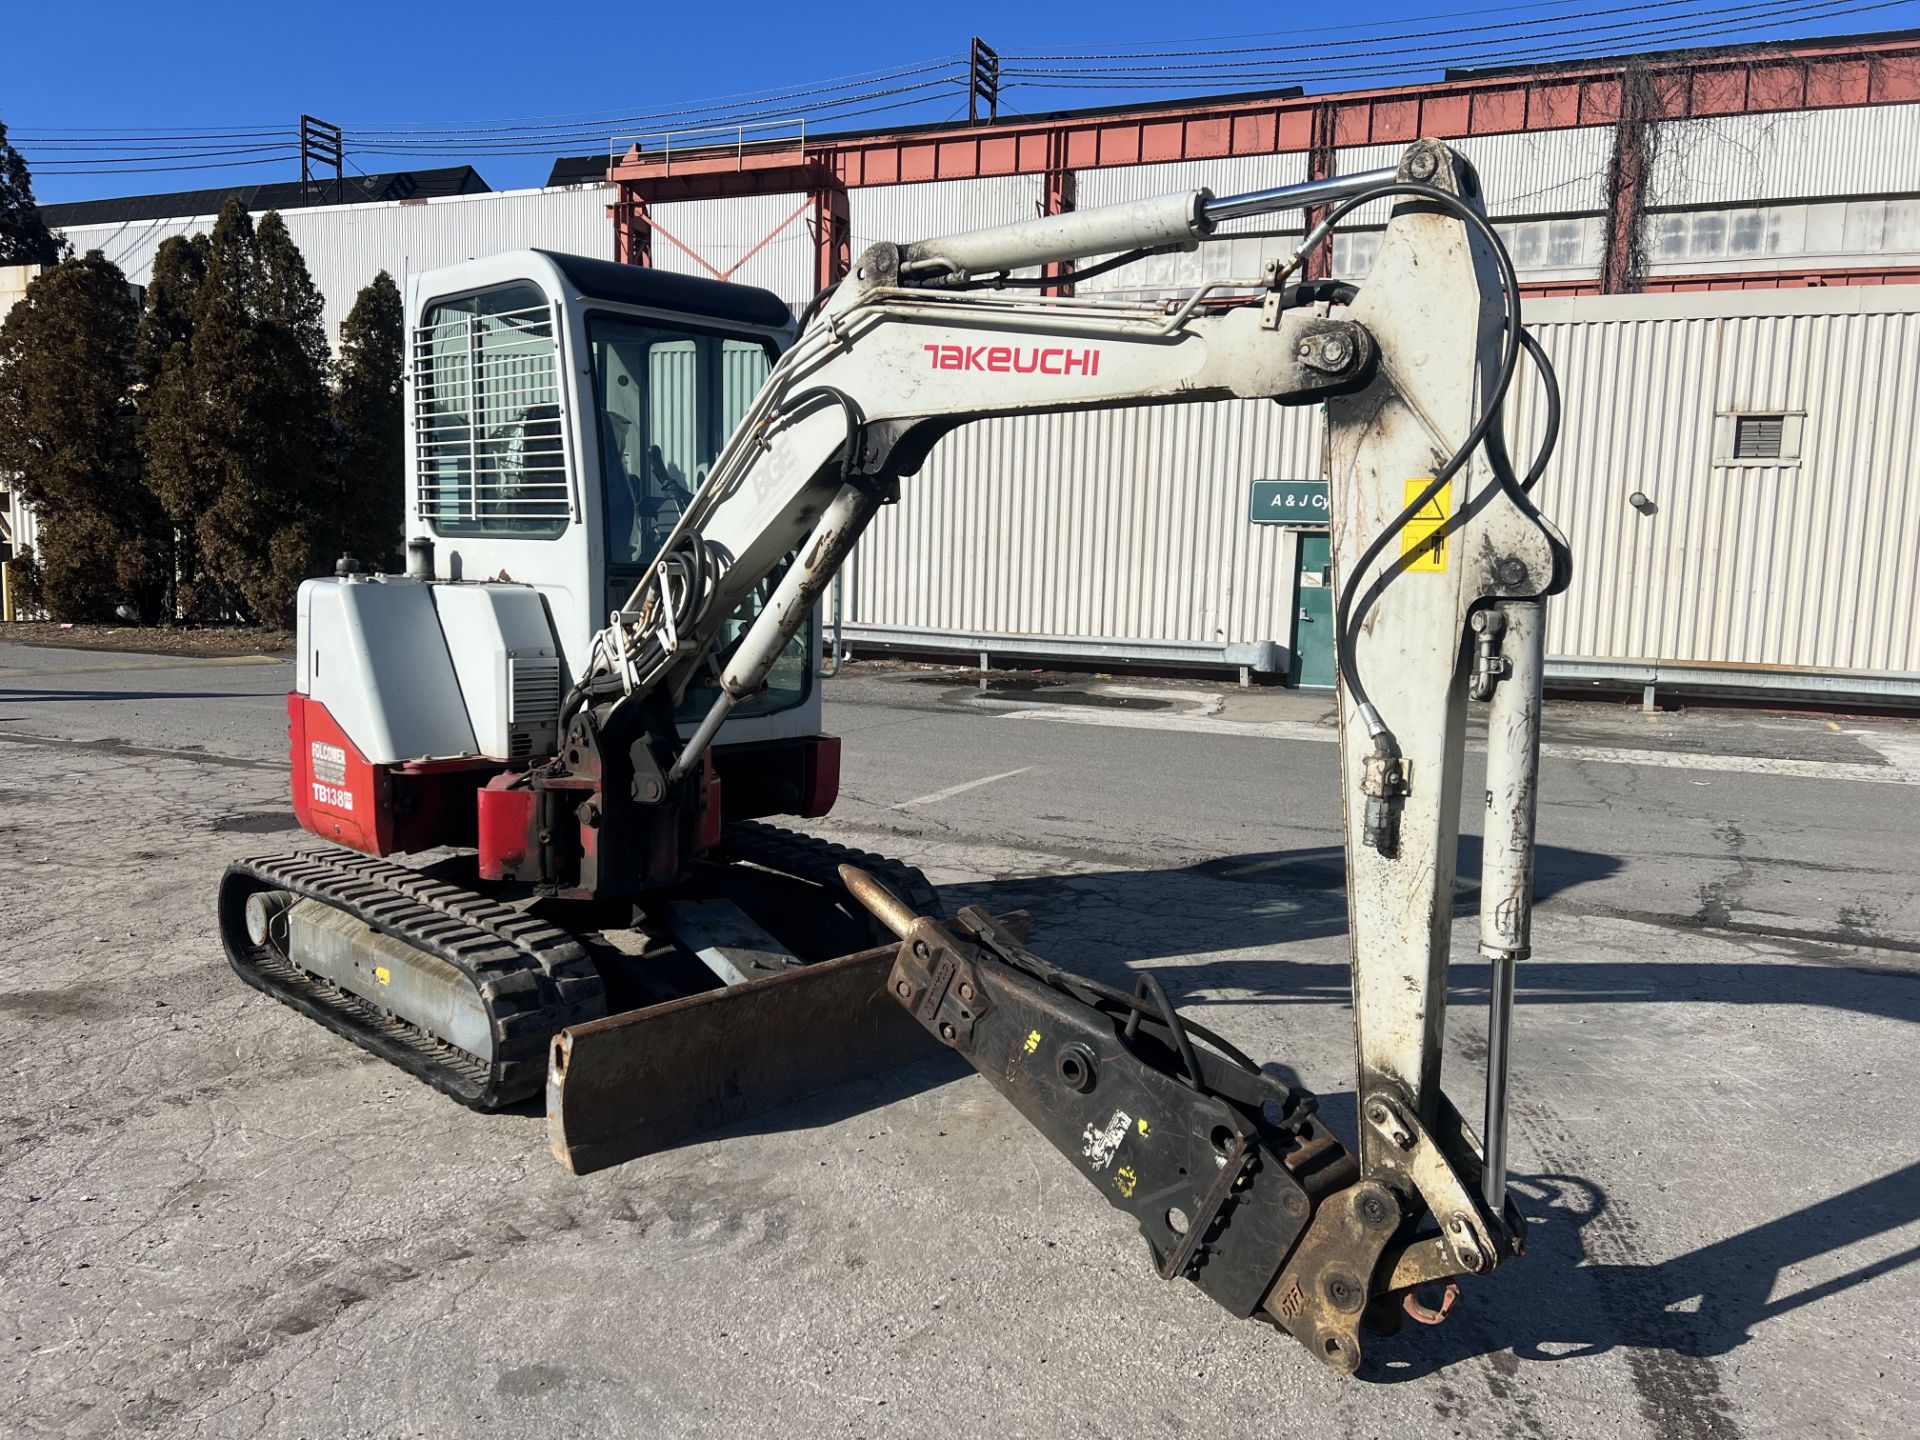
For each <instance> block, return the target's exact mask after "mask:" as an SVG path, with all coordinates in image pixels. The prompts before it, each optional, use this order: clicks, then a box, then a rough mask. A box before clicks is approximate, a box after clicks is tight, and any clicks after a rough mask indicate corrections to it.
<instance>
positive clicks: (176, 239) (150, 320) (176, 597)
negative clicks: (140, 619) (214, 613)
mask: <svg viewBox="0 0 1920 1440" xmlns="http://www.w3.org/2000/svg"><path fill="white" fill-rule="evenodd" d="M207 254H208V244H207V237H206V236H205V235H192V236H180V235H175V236H172V237H170V238H169V239H166V240H163V241H161V242H160V249H159V250H158V251H157V252H156V253H155V254H154V257H153V274H152V276H151V277H150V278H149V279H148V281H147V296H146V306H145V308H144V309H143V310H142V311H141V314H140V335H139V339H138V342H137V343H136V345H135V348H134V365H135V370H136V372H137V373H138V376H139V380H138V382H137V384H136V386H135V394H136V395H137V396H138V397H139V398H138V404H137V416H138V421H139V425H140V448H141V455H142V457H143V458H144V457H145V456H146V454H147V453H148V446H147V437H146V425H147V421H148V420H149V419H150V418H151V417H152V415H153V414H154V413H155V410H156V408H157V407H156V402H155V399H154V396H155V394H156V393H157V392H158V391H159V390H160V389H161V375H162V372H163V371H164V370H165V368H166V365H167V360H168V357H169V356H172V355H177V357H178V358H177V359H176V360H175V361H174V364H175V366H176V367H177V369H176V372H175V375H174V383H175V385H176V386H178V385H183V384H185V383H186V374H187V366H188V363H189V354H188V347H189V345H190V344H191V343H192V341H193V322H194V317H195V316H197V315H198V314H199V313H200V291H201V287H202V286H203V285H204V284H205V283H206V278H207ZM155 499H156V503H158V500H159V496H158V494H157V493H156V495H155ZM162 508H163V513H164V510H165V507H164V506H163V507H162ZM170 523H172V524H173V577H172V579H173V594H172V596H171V597H170V603H169V605H168V607H167V610H168V613H169V614H171V615H175V616H178V617H179V618H181V619H185V620H200V619H204V618H207V617H206V616H205V615H204V614H203V613H202V612H203V610H204V609H205V606H204V604H203V601H204V599H205V597H204V596H203V594H202V590H201V585H200V547H199V544H198V542H197V541H196V539H195V537H194V533H193V528H192V526H190V525H183V524H179V523H175V522H170Z"/></svg>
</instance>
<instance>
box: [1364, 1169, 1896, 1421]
mask: <svg viewBox="0 0 1920 1440" xmlns="http://www.w3.org/2000/svg"><path fill="white" fill-rule="evenodd" d="M1513 1183H1514V1189H1515V1192H1516V1194H1517V1195H1518V1196H1519V1197H1520V1205H1521V1207H1522V1209H1524V1210H1526V1211H1527V1213H1528V1216H1529V1220H1530V1222H1531V1223H1530V1225H1529V1228H1528V1234H1527V1247H1528V1248H1527V1254H1526V1255H1525V1256H1524V1257H1523V1258H1522V1259H1520V1260H1519V1261H1516V1262H1514V1263H1513V1264H1510V1265H1508V1266H1506V1267H1505V1268H1503V1269H1501V1270H1500V1271H1498V1272H1496V1273H1495V1274H1494V1275H1493V1276H1491V1277H1490V1278H1488V1279H1487V1280H1485V1281H1481V1282H1478V1283H1476V1284H1475V1285H1474V1287H1473V1289H1472V1291H1471V1292H1470V1293H1466V1294H1463V1295H1462V1297H1461V1300H1462V1303H1461V1305H1460V1307H1458V1308H1456V1310H1455V1311H1454V1313H1453V1315H1452V1316H1451V1317H1450V1318H1449V1320H1448V1322H1447V1323H1446V1324H1445V1325H1442V1326H1440V1327H1438V1328H1437V1329H1433V1330H1427V1329H1424V1328H1422V1327H1418V1326H1409V1327H1408V1328H1407V1330H1406V1331H1403V1332H1402V1333H1401V1334H1400V1335H1398V1336H1392V1337H1377V1338H1376V1339H1375V1340H1374V1342H1373V1348H1372V1355H1371V1368H1370V1372H1369V1373H1370V1374H1371V1375H1372V1376H1373V1378H1375V1379H1380V1380H1386V1381H1402V1380H1414V1379H1419V1378H1420V1377H1422V1376H1425V1375H1431V1374H1433V1373H1435V1372H1436V1371H1440V1370H1445V1369H1447V1368H1448V1367H1450V1366H1452V1365H1455V1364H1458V1363H1459V1362H1460V1361H1462V1360H1468V1359H1472V1358H1475V1357H1478V1356H1482V1355H1488V1354H1495V1353H1499V1352H1502V1351H1509V1350H1510V1351H1512V1352H1513V1353H1514V1354H1515V1355H1518V1356H1520V1357H1521V1358H1522V1359H1526V1360H1536V1361H1556V1360H1572V1359H1578V1358H1581V1357H1583V1356H1590V1355H1598V1354H1604V1353H1606V1352H1607V1351H1610V1350H1614V1349H1619V1348H1628V1349H1633V1350H1639V1351H1644V1352H1648V1353H1649V1354H1652V1355H1656V1356H1669V1357H1677V1358H1680V1359H1683V1360H1705V1359H1711V1358H1712V1357H1715V1356H1719V1355H1726V1354H1728V1353H1730V1352H1732V1351H1734V1350H1736V1349H1738V1348H1739V1347H1740V1346H1741V1345H1743V1344H1745V1343H1746V1341H1747V1340H1748V1339H1749V1338H1751V1336H1752V1333H1753V1331H1754V1329H1755V1327H1757V1326H1759V1325H1761V1324H1763V1323H1764V1322H1766V1321H1768V1320H1771V1319H1773V1318H1774V1317H1776V1316H1778V1315H1783V1314H1786V1313H1788V1312H1789V1311H1793V1310H1798V1309H1800V1308H1802V1307H1803V1306H1806V1305H1811V1304H1813V1303H1815V1302H1817V1301H1819V1300H1823V1299H1825V1298H1827V1297H1828V1296H1830V1295H1835V1294H1839V1293H1840V1292H1842V1291H1845V1290H1850V1289H1852V1288H1853V1287H1854V1286H1856V1285H1860V1284H1864V1283H1865V1282H1866V1281H1869V1280H1872V1279H1875V1278H1876V1277H1878V1276H1881V1275H1886V1274H1890V1273H1892V1272H1893V1271H1896V1270H1900V1269H1902V1268H1904V1267H1905V1266H1907V1265H1910V1264H1912V1263H1914V1262H1915V1261H1916V1260H1920V1245H1910V1246H1908V1247H1907V1248H1906V1249H1904V1250H1901V1251H1899V1252H1897V1253H1895V1254H1892V1255H1889V1256H1886V1257H1884V1258H1881V1259H1878V1260H1874V1261H1872V1262H1870V1263H1867V1264H1864V1265H1858V1266H1855V1267H1854V1268H1852V1269H1850V1270H1847V1271H1846V1272H1844V1273H1842V1274H1839V1275H1834V1276H1832V1277H1831V1278H1829V1279H1826V1280H1821V1281H1818V1282H1813V1283H1804V1284H1801V1283H1800V1282H1796V1280H1795V1279H1794V1278H1793V1277H1792V1276H1791V1275H1790V1274H1789V1271H1790V1270H1791V1269H1792V1267H1795V1266H1800V1265H1806V1264H1808V1263H1809V1262H1817V1261H1818V1260H1819V1257H1821V1256H1825V1255H1828V1254H1831V1253H1833V1252H1836V1251H1839V1250H1843V1249H1845V1248H1846V1247H1847V1246H1849V1245H1854V1244H1857V1243H1859V1242H1861V1241H1864V1240H1870V1239H1872V1238H1873V1237H1874V1236H1876V1235H1882V1234H1886V1233H1887V1232H1889V1231H1892V1230H1897V1229H1899V1228H1901V1227H1902V1226H1905V1225H1911V1224H1913V1223H1914V1222H1915V1221H1920V1162H1916V1163H1914V1164H1912V1165H1908V1166H1907V1167H1905V1168H1904V1169H1901V1170H1896V1171H1894V1172H1892V1173H1891V1174H1888V1175H1883V1176H1881V1177H1880V1178H1879V1179H1878V1180H1873V1181H1869V1182H1868V1183H1866V1184H1864V1185H1859V1186H1856V1187H1855V1188H1853V1189H1851V1190H1846V1191H1843V1192H1841V1193H1840V1194H1838V1195H1833V1196H1829V1197H1828V1198H1827V1199H1824V1200H1820V1201H1817V1202H1815V1203H1814V1204H1812V1205H1809V1206H1807V1207H1805V1208H1804V1209H1801V1210H1796V1211H1794V1212H1793V1213H1792V1214H1790V1215H1782V1216H1780V1217H1779V1218H1777V1219H1774V1220H1769V1221H1766V1222H1765V1223H1764V1224H1760V1225H1755V1226H1753V1227H1752V1228H1751V1229H1747V1230H1742V1231H1739V1232H1738V1233H1736V1234H1733V1235H1729V1236H1727V1237H1726V1238H1725V1239H1721V1240H1716V1241H1714V1242H1712V1243H1711V1244H1708V1245H1703V1246H1701V1247H1700V1248H1699V1249H1697V1250H1691V1251H1688V1252H1687V1253H1686V1254H1684V1255H1678V1256H1675V1257H1674V1258H1673V1259H1671V1260H1664V1261H1660V1262H1658V1263H1653V1264H1644V1265H1640V1264H1630V1263H1628V1264H1622V1263H1614V1262H1609V1261H1604V1260H1603V1261H1599V1262H1594V1261H1593V1260H1592V1259H1591V1257H1590V1255H1589V1253H1588V1252H1589V1248H1590V1247H1589V1245H1588V1244H1587V1242H1586V1236H1587V1233H1588V1232H1589V1230H1592V1229H1599V1230H1603V1231H1605V1232H1606V1233H1607V1235H1608V1237H1609V1243H1608V1245H1607V1247H1606V1248H1608V1249H1614V1250H1617V1249H1621V1248H1626V1247H1627V1246H1628V1245H1630V1244H1631V1242H1632V1240H1633V1238H1634V1236H1633V1233H1632V1232H1633V1226H1632V1223H1631V1221H1628V1220H1625V1219H1624V1218H1622V1217H1620V1216H1618V1215H1617V1214H1614V1213H1613V1212H1612V1211H1611V1210H1610V1207H1609V1204H1608V1199H1607V1196H1606V1194H1605V1193H1604V1192H1603V1191H1601V1190H1600V1189H1599V1188H1598V1187H1597V1186H1595V1185H1594V1184H1593V1182H1592V1181H1590V1180H1586V1179H1582V1178H1579V1177H1574V1176H1565V1175H1537V1176H1532V1177H1526V1176H1516V1177H1514V1182H1513ZM1783 1282H1784V1285H1785V1287H1786V1289H1787V1293H1784V1294H1780V1295H1779V1296H1778V1298H1776V1296H1775V1292H1776V1291H1777V1290H1780V1289H1781V1288H1782V1286H1783ZM1637 1378H1639V1377H1638V1376H1637ZM1655 1378H1656V1379H1657V1378H1659V1377H1655ZM1664 1379H1665V1382H1666V1383H1667V1384H1669V1385H1670V1386H1675V1387H1677V1389H1678V1390H1680V1391H1681V1392H1685V1391H1686V1390H1687V1389H1689V1388H1690V1387H1689V1386H1688V1385H1687V1383H1686V1374H1685V1369H1684V1367H1683V1368H1682V1370H1681V1371H1680V1372H1678V1373H1676V1374H1669V1375H1667V1376H1666V1377H1664ZM1691 1388H1692V1389H1695V1390H1697V1389H1699V1388H1700V1387H1699V1386H1698V1385H1697V1384H1695V1385H1693V1386H1692V1387H1691ZM1664 1398H1665V1401H1666V1402H1667V1403H1671V1402H1672V1401H1673V1400H1674V1399H1675V1398H1676V1397H1675V1396H1667V1397H1664ZM1682 1398H1684V1396H1683V1397H1682ZM1694 1398H1696V1399H1697V1398H1699V1397H1698V1396H1695V1397H1694Z"/></svg>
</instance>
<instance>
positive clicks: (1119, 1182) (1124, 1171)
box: [1113, 1165, 1140, 1200]
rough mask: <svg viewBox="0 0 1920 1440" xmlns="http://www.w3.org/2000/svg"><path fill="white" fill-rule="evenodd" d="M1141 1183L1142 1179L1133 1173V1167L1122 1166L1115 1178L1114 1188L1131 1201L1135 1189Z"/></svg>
mask: <svg viewBox="0 0 1920 1440" xmlns="http://www.w3.org/2000/svg"><path fill="white" fill-rule="evenodd" d="M1139 1183H1140V1177H1139V1176H1138V1175H1136V1174H1134V1173H1133V1166H1131V1165H1122V1166H1121V1167H1120V1170H1119V1172H1118V1173H1117V1174H1116V1175H1115V1176H1114V1177H1113V1188H1114V1189H1116V1190H1118V1191H1119V1192H1120V1193H1121V1194H1122V1195H1124V1196H1126V1197H1127V1198H1128V1199H1129V1200H1131V1199H1132V1198H1133V1187H1134V1186H1136V1185H1138V1184H1139Z"/></svg>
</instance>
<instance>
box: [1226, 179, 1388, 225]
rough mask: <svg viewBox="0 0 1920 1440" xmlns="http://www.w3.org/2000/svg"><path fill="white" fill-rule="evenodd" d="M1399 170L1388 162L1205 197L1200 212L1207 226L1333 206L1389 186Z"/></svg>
mask: <svg viewBox="0 0 1920 1440" xmlns="http://www.w3.org/2000/svg"><path fill="white" fill-rule="evenodd" d="M1398 173H1399V172H1398V171H1396V170H1395V169H1394V168H1393V167H1392V166H1391V165H1389V166H1387V167H1386V168H1385V169H1383V170H1360V171H1356V172H1355V173H1354V174H1352V175H1330V176H1328V177H1327V178H1326V179H1324V180H1307V181H1304V182H1302V183H1301V184H1298V185H1276V186H1274V187H1273V188H1272V189H1271V190H1249V191H1248V192H1247V193H1246V194H1244V195H1222V196H1220V197H1219V198H1218V199H1215V198H1213V197H1211V196H1210V197H1208V199H1207V200H1206V202H1205V204H1204V205H1203V206H1202V207H1201V213H1202V214H1204V215H1205V216H1206V218H1207V223H1208V224H1209V225H1218V224H1219V223H1220V222H1221V221H1223V220H1244V219H1245V218H1246V217H1247V216H1249V215H1268V214H1272V213H1273V212H1274V211H1277V210H1305V209H1308V208H1309V207H1311V206H1314V205H1333V204H1337V203H1338V202H1339V201H1342V200H1345V199H1348V198H1349V197H1351V196H1354V195H1358V194H1360V193H1361V192H1362V191H1365V190H1371V189H1373V188H1374V187H1375V186H1378V185H1389V184H1391V183H1393V180H1394V178H1395V177H1396V175H1397V174H1398Z"/></svg>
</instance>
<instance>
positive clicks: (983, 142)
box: [610, 37, 1920, 199]
mask: <svg viewBox="0 0 1920 1440" xmlns="http://www.w3.org/2000/svg"><path fill="white" fill-rule="evenodd" d="M1641 68H1642V69H1643V70H1644V73H1645V74H1646V75H1647V77H1648V78H1649V80H1650V81H1651V83H1652V85H1653V87H1654V90H1655V94H1656V114H1655V116H1654V117H1652V118H1658V119H1687V118H1691V117H1696V116H1709V115H1737V114H1753V113H1760V112H1770V111H1781V110H1802V109H1823V108H1831V107H1835V106H1844V105H1878V104H1895V103H1899V102H1902V101H1912V100H1920V40H1916V39H1914V38H1912V37H1888V38H1885V39H1873V38H1867V39H1861V40H1850V41H1845V42H1842V43H1838V44H1834V43H1826V44H1823V43H1821V42H1818V41H1809V42H1805V43H1797V44H1790V45H1782V46H1777V47H1769V48H1766V49H1756V50H1748V51H1742V52H1735V53H1731V54H1729V53H1725V52H1721V53H1717V54H1714V53H1694V54H1688V53H1686V52H1680V53H1676V54H1674V55H1672V56H1668V57H1663V58H1655V59H1649V60H1647V61H1646V62H1645V63H1644V66H1642V67H1641ZM1622 73H1623V72H1622V68H1621V67H1620V65H1619V64H1617V63H1615V64H1574V65H1566V66H1559V67H1555V68H1553V69H1551V70H1545V71H1531V72H1527V73H1515V74H1500V75H1486V76H1476V77H1473V78H1471V79H1462V80H1448V81H1440V82H1437V83H1434V84H1430V85H1409V86H1400V87H1395V88H1390V89H1382V90H1361V91H1351V92H1346V93H1341V94H1332V95H1311V96H1295V95H1288V96H1281V97H1264V98H1253V99H1241V100H1202V101H1195V102H1194V103H1193V104H1191V105H1187V106H1180V107H1173V108H1165V109H1155V110H1150V111H1142V110H1136V111H1125V110H1116V111H1111V112H1104V113H1094V114H1085V115H1072V116H1062V117H1057V118H1054V119H1048V120H1019V121H1004V122H1002V123H1000V124H997V125H983V126H977V127H973V128H954V129H937V130H918V131H910V132H895V133H876V134H870V135H851V136H844V137H838V138H832V139H826V140H809V141H807V142H806V143H805V146H804V148H801V147H798V146H796V147H795V148H794V149H792V150H787V151H784V152H769V153H765V154H762V155H759V156H755V155H753V154H751V153H749V154H747V155H745V156H744V157H743V156H742V155H741V154H740V153H739V152H738V151H737V150H727V151H725V152H724V153H721V152H718V151H713V152H706V153H704V154H703V153H702V152H699V151H692V152H675V154H674V155H673V156H672V158H671V159H669V158H668V157H666V156H664V155H663V154H660V153H658V152H646V153H642V152H639V151H637V150H630V151H628V152H627V154H626V155H625V156H624V157H623V158H622V159H621V160H620V161H619V162H618V163H616V164H615V166H614V167H613V169H612V171H611V174H610V178H611V179H613V180H614V181H616V182H618V183H620V184H621V185H622V186H629V185H632V186H639V187H641V188H642V189H643V190H644V191H645V192H646V195H645V198H648V199H695V198H704V197H707V196H718V195H740V194H764V193H767V192H768V191H770V190H772V189H776V188H783V189H789V190H807V189H810V188H812V187H811V185H809V184H797V183H791V182H792V179H793V176H794V174H795V172H796V171H808V170H813V169H815V168H817V167H824V168H827V169H830V170H831V171H832V172H833V174H834V175H835V177H836V178H837V179H838V180H839V181H840V183H841V184H843V185H847V186H850V187H851V186H857V185H901V184H911V183H914V182H917V181H923V180H958V179H977V178H980V177H983V176H994V175H1016V174H1037V175H1044V174H1045V173H1046V172H1047V171H1048V170H1049V169H1050V168H1054V167H1058V166H1060V165H1061V163H1062V159H1063V158H1064V166H1065V168H1067V169H1073V170H1083V169H1087V168H1090V167H1093V166H1105V165H1144V164H1152V163H1155V162H1158V161H1170V160H1200V159H1217V158H1223V157H1228V156H1236V155H1269V154H1273V153H1275V152H1288V151H1306V152H1312V151H1313V150H1314V149H1315V148H1316V139H1317V138H1319V139H1320V143H1321V144H1325V143H1326V139H1325V138H1321V137H1318V136H1317V135H1316V131H1317V128H1318V127H1317V126H1316V118H1317V117H1318V116H1319V115H1320V114H1321V113H1322V112H1323V110H1324V111H1328V112H1330V114H1331V117H1332V118H1331V122H1330V124H1331V135H1330V138H1331V143H1332V144H1333V145H1334V146H1349V145H1374V144H1390V143H1399V142H1402V141H1412V140H1415V139H1417V138H1419V137H1421V136H1423V135H1427V136H1437V137H1439V138H1441V139H1458V138H1461V137H1463V136H1471V135H1500V134H1512V133H1515V132H1520V131H1534V130H1553V129H1566V128H1568V127H1571V126H1578V125H1612V124H1615V123H1617V122H1618V121H1619V119H1620V95H1621V83H1622ZM1322 123H1327V122H1322Z"/></svg>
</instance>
